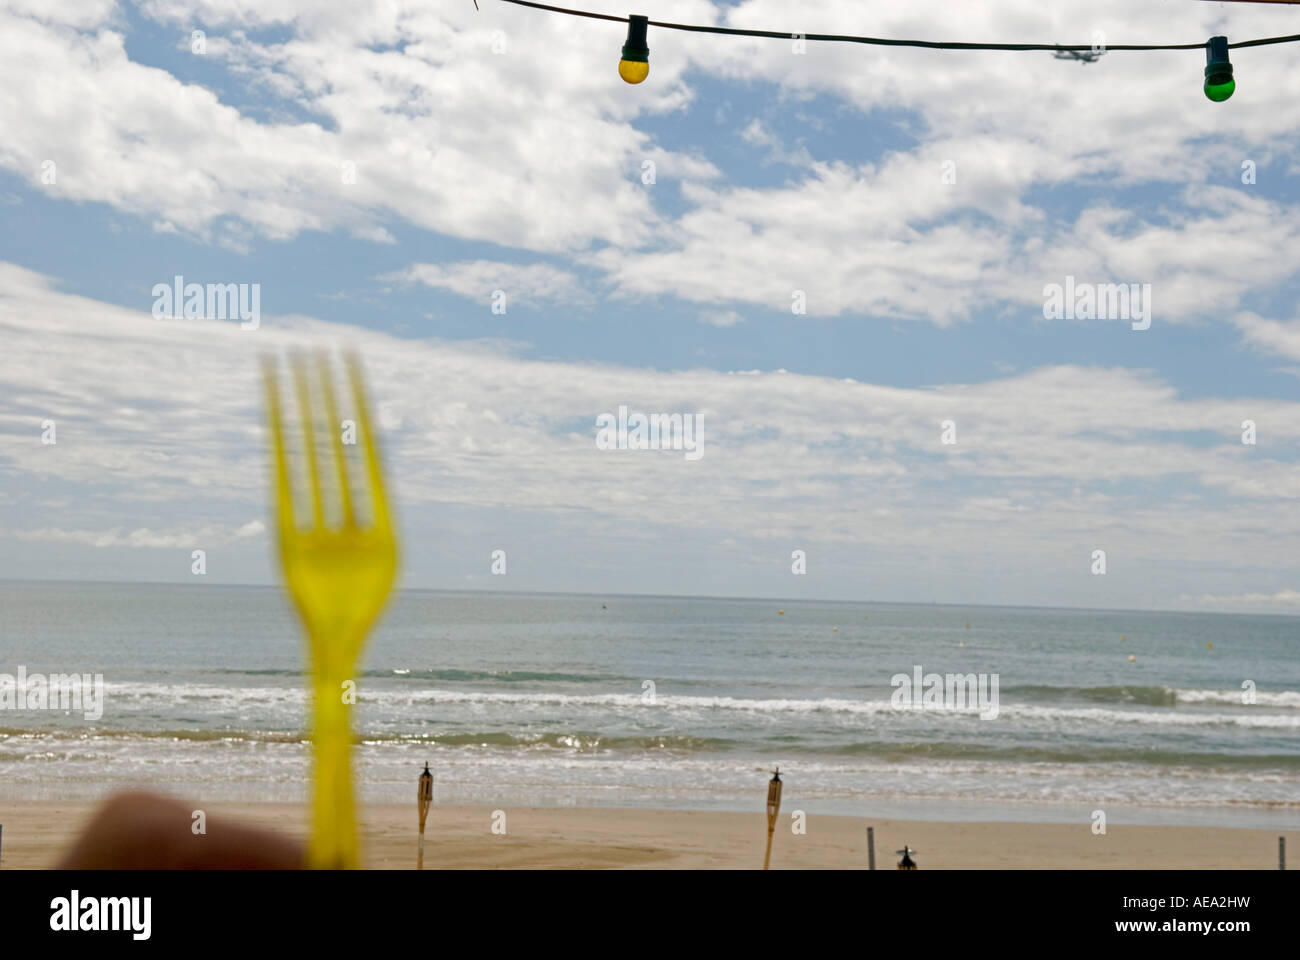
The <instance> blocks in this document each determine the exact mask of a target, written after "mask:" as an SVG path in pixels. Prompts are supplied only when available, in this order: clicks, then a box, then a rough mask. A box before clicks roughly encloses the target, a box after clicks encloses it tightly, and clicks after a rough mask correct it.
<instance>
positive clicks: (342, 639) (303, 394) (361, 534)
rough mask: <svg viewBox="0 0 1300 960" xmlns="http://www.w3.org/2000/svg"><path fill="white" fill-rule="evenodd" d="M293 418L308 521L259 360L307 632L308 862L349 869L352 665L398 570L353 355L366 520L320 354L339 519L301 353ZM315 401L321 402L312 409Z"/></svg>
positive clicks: (283, 528) (274, 385)
mask: <svg viewBox="0 0 1300 960" xmlns="http://www.w3.org/2000/svg"><path fill="white" fill-rule="evenodd" d="M292 366H293V375H294V376H293V378H294V381H295V386H296V388H297V400H298V409H299V418H300V420H301V421H302V435H303V445H304V454H305V456H304V460H305V472H306V473H307V474H308V477H307V482H308V483H309V484H310V491H311V492H310V498H311V513H312V515H311V523H310V525H308V526H305V527H304V526H302V525H300V524H298V523H296V522H295V520H294V509H293V502H294V498H293V486H292V480H291V477H290V474H289V462H288V457H287V456H286V454H285V444H284V428H283V420H284V418H283V416H282V415H281V411H280V388H279V381H278V376H277V372H276V371H277V364H276V362H275V361H274V360H273V359H271V358H265V359H264V360H263V364H262V369H263V375H264V378H265V383H266V399H267V410H268V415H269V418H270V427H271V456H272V459H273V460H274V462H275V491H276V492H275V502H276V514H277V521H278V522H277V524H276V528H277V530H278V535H279V548H280V566H281V568H282V569H283V570H284V579H285V584H286V585H287V587H288V590H289V595H290V596H291V597H292V598H293V602H294V606H295V607H296V608H297V610H298V615H299V616H300V617H301V618H302V622H303V627H304V629H305V630H306V632H307V640H308V649H309V650H310V653H311V661H312V686H313V690H314V692H315V715H314V725H313V726H314V732H313V736H312V741H313V743H314V744H315V761H316V771H315V773H316V776H315V792H314V795H313V800H312V834H311V846H310V848H309V851H308V866H311V867H317V868H344V869H355V868H357V867H358V866H360V854H359V847H358V843H357V830H356V816H355V807H354V803H353V794H352V767H351V752H352V731H351V723H350V717H349V715H348V710H349V706H350V703H351V702H355V678H356V674H355V667H356V663H357V658H358V655H359V654H360V653H361V647H362V645H363V644H364V643H365V639H366V634H367V633H368V632H369V631H370V628H371V626H372V625H373V624H374V622H375V619H376V618H377V617H378V616H379V613H380V611H381V610H382V609H383V606H384V602H385V601H386V600H387V599H388V594H389V591H390V590H391V589H392V586H393V580H394V578H395V576H396V574H397V538H396V536H394V534H393V528H392V525H391V522H390V519H389V512H388V499H387V496H386V495H385V493H384V473H383V468H382V467H381V466H380V461H379V451H378V449H377V441H376V438H375V434H374V431H373V430H372V429H371V421H370V414H369V412H368V409H367V406H366V397H365V387H364V384H363V383H362V377H361V366H360V363H359V362H358V360H357V358H356V357H355V356H354V355H349V356H347V357H346V366H347V374H348V380H349V381H350V382H351V386H352V398H353V403H354V407H355V413H354V415H355V417H356V422H357V426H359V427H360V432H361V434H362V436H363V437H364V438H365V440H364V452H365V464H366V474H367V478H368V481H369V489H370V496H369V502H370V514H371V522H370V525H369V526H368V527H366V528H364V529H363V528H361V527H360V526H359V525H358V522H357V516H356V513H355V511H354V509H353V503H352V493H351V487H350V485H349V482H348V466H347V460H346V458H345V457H344V454H343V438H342V435H341V432H340V431H341V422H340V420H339V417H338V406H337V404H336V402H335V398H334V386H333V377H332V375H331V372H330V364H329V362H328V360H327V359H326V358H325V357H323V356H322V357H320V358H318V360H317V363H316V364H315V373H316V376H317V377H318V379H319V386H320V396H321V397H323V398H324V402H325V412H326V414H327V415H328V420H327V423H328V430H329V432H330V433H331V434H332V436H333V443H332V447H333V451H334V457H333V459H334V464H335V468H336V470H337V483H335V484H334V487H335V489H336V490H337V492H338V493H337V497H338V500H337V502H336V503H335V504H334V506H337V508H338V509H337V511H335V512H334V513H335V515H336V516H337V517H338V518H339V520H340V523H339V525H337V526H329V525H327V523H326V515H325V504H324V502H323V498H322V494H321V477H320V471H319V470H318V467H317V460H318V457H317V452H316V438H315V430H314V427H315V418H314V417H313V407H312V403H311V393H312V391H311V389H310V384H309V376H310V373H309V369H308V364H307V362H306V361H305V360H304V359H303V358H302V357H301V356H297V357H294V358H293V361H292ZM316 409H319V406H318V407H317V408H316Z"/></svg>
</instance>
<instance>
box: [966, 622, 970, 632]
mask: <svg viewBox="0 0 1300 960" xmlns="http://www.w3.org/2000/svg"><path fill="white" fill-rule="evenodd" d="M966 629H967V630H969V629H970V621H969V620H967V621H966Z"/></svg>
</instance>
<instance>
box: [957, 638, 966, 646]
mask: <svg viewBox="0 0 1300 960" xmlns="http://www.w3.org/2000/svg"><path fill="white" fill-rule="evenodd" d="M957 646H959V647H964V646H966V641H965V640H962V641H960V642H959V643H958V644H957Z"/></svg>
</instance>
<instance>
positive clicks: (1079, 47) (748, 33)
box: [475, 0, 1300, 52]
mask: <svg viewBox="0 0 1300 960" xmlns="http://www.w3.org/2000/svg"><path fill="white" fill-rule="evenodd" d="M501 2H502V3H513V4H516V5H517V6H521V7H532V8H534V9H535V10H546V11H548V12H550V13H563V14H567V15H568V16H571V17H588V18H590V19H592V20H612V21H614V22H616V23H627V22H628V20H629V18H628V17H617V16H614V15H612V14H608V13H592V12H591V11H589V10H573V9H570V8H569V7H555V6H551V5H550V4H549V3H533V2H532V0H501ZM475 6H477V2H476V3H475ZM649 25H650V26H652V27H660V28H661V29H664V30H687V31H690V32H692V33H717V34H723V35H726V36H733V37H764V38H768V39H775V40H790V39H792V38H795V37H798V38H799V39H802V40H819V41H827V42H832V43H867V44H872V45H874V46H880V47H925V48H927V49H931V50H1074V51H1078V52H1083V51H1085V50H1086V51H1092V50H1093V49H1094V47H1095V46H1096V45H1095V44H1091V43H1084V44H1061V43H965V42H959V41H944V40H888V39H885V38H883V37H854V36H846V35H843V34H835V33H793V32H779V31H776V30H740V29H736V28H732V27H709V26H700V25H698V24H690V23H666V22H664V21H662V20H651V21H649ZM1296 41H1300V33H1297V34H1292V35H1290V36H1287V37H1264V38H1261V39H1259V40H1241V41H1238V42H1237V43H1230V44H1228V47H1229V48H1231V49H1236V48H1238V47H1263V46H1267V45H1269V44H1273V43H1295V42H1296ZM1103 49H1105V50H1106V51H1107V52H1110V51H1111V50H1204V49H1205V41H1201V42H1200V43H1114V44H1111V43H1108V44H1105V45H1104V46H1103Z"/></svg>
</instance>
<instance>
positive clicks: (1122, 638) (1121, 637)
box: [1119, 633, 1124, 643]
mask: <svg viewBox="0 0 1300 960" xmlns="http://www.w3.org/2000/svg"><path fill="white" fill-rule="evenodd" d="M1119 642H1120V643H1123V642H1124V634H1122V633H1121V634H1120V635H1119Z"/></svg>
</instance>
